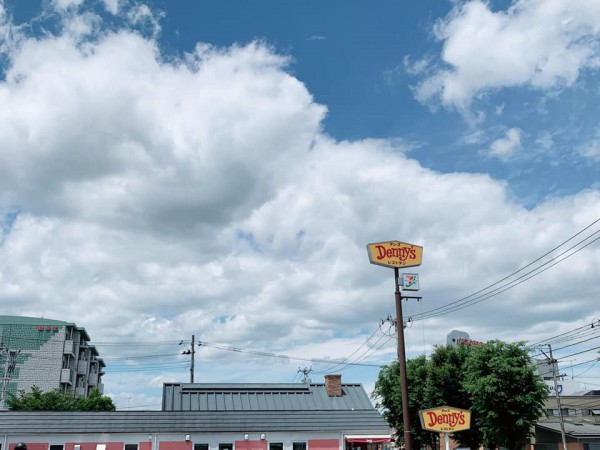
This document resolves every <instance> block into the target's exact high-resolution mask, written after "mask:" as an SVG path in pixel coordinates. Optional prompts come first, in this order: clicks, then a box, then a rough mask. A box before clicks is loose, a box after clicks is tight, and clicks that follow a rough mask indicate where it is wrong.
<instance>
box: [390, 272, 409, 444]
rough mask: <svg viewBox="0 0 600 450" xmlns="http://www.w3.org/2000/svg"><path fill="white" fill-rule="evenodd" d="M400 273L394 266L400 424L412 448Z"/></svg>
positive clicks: (405, 440) (407, 442) (405, 442)
mask: <svg viewBox="0 0 600 450" xmlns="http://www.w3.org/2000/svg"><path fill="white" fill-rule="evenodd" d="M399 276H400V273H399V272H398V268H397V267H394V280H395V284H396V291H395V292H394V299H395V300H396V334H397V335H398V340H397V344H398V350H397V353H398V366H400V384H401V387H402V426H403V428H404V448H405V450H412V440H411V435H410V416H409V410H408V377H407V376H406V353H405V351H404V319H403V318H402V294H401V293H400V284H399V283H398V277H399Z"/></svg>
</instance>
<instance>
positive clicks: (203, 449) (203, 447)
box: [125, 444, 221, 450]
mask: <svg viewBox="0 0 600 450" xmlns="http://www.w3.org/2000/svg"><path fill="white" fill-rule="evenodd" d="M219 448H221V447H220V446H219ZM125 450H127V449H125ZM194 450H208V444H194Z"/></svg>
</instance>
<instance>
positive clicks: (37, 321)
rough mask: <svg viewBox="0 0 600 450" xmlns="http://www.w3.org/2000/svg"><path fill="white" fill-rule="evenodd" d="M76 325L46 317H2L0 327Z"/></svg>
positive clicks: (0, 317)
mask: <svg viewBox="0 0 600 450" xmlns="http://www.w3.org/2000/svg"><path fill="white" fill-rule="evenodd" d="M42 324H43V325H73V326H74V325H75V324H74V323H71V322H64V321H62V320H53V319H46V318H44V317H25V316H0V325H42Z"/></svg>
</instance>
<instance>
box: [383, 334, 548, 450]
mask: <svg viewBox="0 0 600 450" xmlns="http://www.w3.org/2000/svg"><path fill="white" fill-rule="evenodd" d="M407 378H408V387H409V402H408V403H409V411H410V416H411V417H410V421H411V436H412V440H413V443H414V444H413V446H414V448H420V447H422V446H423V445H425V444H430V445H431V444H433V443H434V442H435V440H434V433H431V432H428V431H425V430H423V429H422V428H421V424H420V419H419V417H418V411H419V410H421V409H428V408H436V407H439V406H444V405H447V406H452V407H456V408H461V409H468V410H471V414H472V418H471V429H470V430H467V431H461V432H457V433H454V434H453V435H452V438H453V439H455V440H456V441H458V443H459V445H460V446H463V447H470V448H478V447H479V446H480V445H485V446H487V447H490V448H493V447H495V446H496V445H501V446H503V447H506V448H508V449H509V450H515V449H517V448H520V447H521V446H522V445H523V444H524V443H525V442H526V441H527V438H528V437H529V436H530V433H531V428H532V426H533V425H534V424H535V422H536V421H537V420H538V419H539V418H540V417H541V416H542V415H543V403H544V400H545V399H546V398H547V397H548V388H547V386H546V385H545V384H544V382H543V381H542V379H541V378H540V377H539V376H538V375H537V374H536V372H535V368H534V367H533V366H532V365H531V364H530V363H529V357H528V353H527V350H526V349H525V347H524V345H523V344H522V343H516V344H507V343H504V342H500V341H491V342H489V343H487V344H485V345H482V346H468V345H458V346H440V347H436V348H435V350H434V352H433V354H432V355H431V358H430V359H426V358H425V357H424V356H420V357H418V358H414V359H409V360H408V361H407ZM373 395H374V396H375V397H376V398H378V406H380V407H383V408H384V416H385V418H386V419H387V421H388V423H389V424H390V426H392V427H394V428H396V429H397V430H398V441H399V443H401V442H402V441H403V421H402V395H401V385H400V376H399V371H398V363H397V361H396V362H393V363H392V364H390V365H389V366H383V367H382V368H381V371H380V372H379V376H378V379H377V382H376V384H375V390H374V392H373Z"/></svg>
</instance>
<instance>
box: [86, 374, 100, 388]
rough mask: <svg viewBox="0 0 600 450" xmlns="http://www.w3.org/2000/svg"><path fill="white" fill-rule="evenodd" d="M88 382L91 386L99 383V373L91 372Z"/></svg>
mask: <svg viewBox="0 0 600 450" xmlns="http://www.w3.org/2000/svg"><path fill="white" fill-rule="evenodd" d="M88 384H89V385H90V386H97V385H98V374H97V373H90V375H89V376H88Z"/></svg>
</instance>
